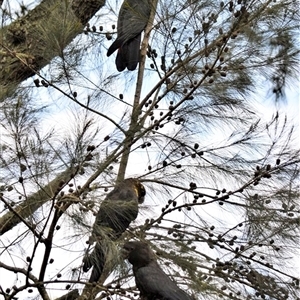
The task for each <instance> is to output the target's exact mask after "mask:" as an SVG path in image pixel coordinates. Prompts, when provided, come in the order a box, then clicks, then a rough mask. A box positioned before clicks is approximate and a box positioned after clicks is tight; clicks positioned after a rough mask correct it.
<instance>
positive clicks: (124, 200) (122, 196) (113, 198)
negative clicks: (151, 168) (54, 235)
mask: <svg viewBox="0 0 300 300" xmlns="http://www.w3.org/2000/svg"><path fill="white" fill-rule="evenodd" d="M145 195H146V190H145V188H144V186H143V185H142V184H141V183H140V181H139V180H137V179H134V178H128V179H125V180H124V181H122V182H120V183H119V184H117V185H116V186H115V188H114V189H113V190H112V191H111V192H110V193H109V194H108V195H107V197H106V198H105V199H104V201H103V202H102V203H101V205H100V208H99V211H98V213H97V215H96V220H95V223H94V225H93V231H92V235H91V237H90V240H89V243H90V244H92V243H94V242H96V245H95V248H94V251H93V252H92V253H91V254H88V253H87V254H86V255H85V257H84V259H83V268H82V269H83V271H84V272H87V271H88V270H89V269H90V268H91V267H93V270H92V273H91V277H90V280H89V282H97V281H98V280H99V278H100V276H101V274H102V272H103V268H104V266H105V263H106V261H107V256H108V255H109V254H110V253H111V252H110V250H111V249H112V247H113V246H114V242H115V241H116V240H117V239H118V238H119V237H120V236H121V235H122V233H123V232H124V231H125V230H126V229H127V228H128V227H129V224H130V223H131V222H132V221H134V220H135V219H136V217H137V215H138V210H139V208H138V205H139V204H141V203H143V202H144V197H145Z"/></svg>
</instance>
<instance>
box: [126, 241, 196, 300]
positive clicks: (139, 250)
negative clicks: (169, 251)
mask: <svg viewBox="0 0 300 300" xmlns="http://www.w3.org/2000/svg"><path fill="white" fill-rule="evenodd" d="M123 254H124V256H125V257H126V258H127V259H128V261H129V262H130V263H131V264H132V268H133V274H134V277H135V282H136V286H137V288H138V289H139V291H140V295H141V298H142V299H143V300H193V299H192V298H191V296H189V295H188V294H187V293H185V292H184V291H183V290H181V289H180V288H179V287H178V286H177V284H176V283H175V282H174V281H172V280H171V279H170V278H169V276H167V274H166V273H165V272H164V271H163V270H162V269H161V268H160V266H159V265H158V263H157V261H156V258H155V254H154V253H153V251H152V250H151V249H150V248H149V246H148V245H147V244H146V243H143V242H138V241H134V242H127V243H125V245H124V247H123Z"/></svg>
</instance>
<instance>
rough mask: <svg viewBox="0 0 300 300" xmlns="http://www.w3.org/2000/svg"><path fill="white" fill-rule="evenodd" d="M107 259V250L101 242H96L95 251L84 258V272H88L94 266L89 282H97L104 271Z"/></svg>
mask: <svg viewBox="0 0 300 300" xmlns="http://www.w3.org/2000/svg"><path fill="white" fill-rule="evenodd" d="M105 261H106V258H105V251H104V250H103V249H102V247H101V245H100V244H99V243H96V246H95V249H94V251H93V252H92V253H91V254H90V255H86V257H85V258H84V259H83V267H82V270H83V272H87V271H88V270H89V269H90V268H91V267H93V270H92V274H91V277H90V279H89V282H97V281H98V280H99V278H100V276H101V274H102V272H103V268H104V264H105Z"/></svg>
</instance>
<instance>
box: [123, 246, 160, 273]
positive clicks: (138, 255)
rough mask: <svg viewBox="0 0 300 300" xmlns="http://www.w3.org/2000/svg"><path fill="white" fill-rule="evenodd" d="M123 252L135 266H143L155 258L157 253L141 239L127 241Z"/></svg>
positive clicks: (125, 257)
mask: <svg viewBox="0 0 300 300" xmlns="http://www.w3.org/2000/svg"><path fill="white" fill-rule="evenodd" d="M122 254H123V257H124V259H128V261H129V262H130V263H131V264H132V265H133V267H135V268H140V267H143V266H145V265H147V264H149V263H150V262H151V261H153V260H155V254H154V253H153V252H152V250H151V249H150V247H149V246H148V244H146V243H144V242H140V241H132V242H126V243H125V244H124V246H123V249H122Z"/></svg>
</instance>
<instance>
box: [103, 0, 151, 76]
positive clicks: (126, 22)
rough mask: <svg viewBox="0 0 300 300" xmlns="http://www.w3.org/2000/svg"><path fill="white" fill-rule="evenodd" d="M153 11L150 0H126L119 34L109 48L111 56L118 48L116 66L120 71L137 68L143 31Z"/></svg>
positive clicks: (119, 18) (119, 19)
mask: <svg viewBox="0 0 300 300" xmlns="http://www.w3.org/2000/svg"><path fill="white" fill-rule="evenodd" d="M150 12H151V1H150V0H125V1H124V2H123V4H122V6H121V9H120V12H119V16H118V28H117V29H118V36H117V39H116V40H115V41H114V42H113V44H112V45H111V46H110V47H109V49H108V50H107V56H110V55H111V54H112V53H113V52H115V51H116V50H117V49H119V50H118V54H117V57H116V66H117V70H118V71H119V72H121V71H123V70H124V69H125V68H127V69H128V70H130V71H133V70H135V69H136V67H137V64H138V63H139V60H140V44H141V32H142V31H143V30H144V29H145V27H146V25H147V23H148V20H149V16H150Z"/></svg>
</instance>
